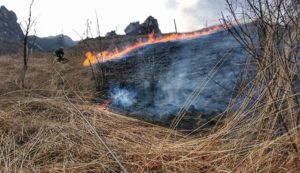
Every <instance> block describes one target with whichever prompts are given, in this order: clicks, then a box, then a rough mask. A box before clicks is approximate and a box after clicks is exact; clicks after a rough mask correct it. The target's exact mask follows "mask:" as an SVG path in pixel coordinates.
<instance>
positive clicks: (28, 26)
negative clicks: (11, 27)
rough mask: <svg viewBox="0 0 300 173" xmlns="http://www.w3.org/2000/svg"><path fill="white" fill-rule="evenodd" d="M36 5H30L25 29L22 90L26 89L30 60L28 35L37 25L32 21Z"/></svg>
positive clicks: (32, 1) (32, 2)
mask: <svg viewBox="0 0 300 173" xmlns="http://www.w3.org/2000/svg"><path fill="white" fill-rule="evenodd" d="M33 4H34V0H31V3H30V5H29V15H28V19H27V21H26V22H25V28H24V38H23V70H22V72H21V84H22V88H24V87H25V75H26V72H27V68H28V59H29V49H28V42H29V41H28V34H29V32H30V31H31V29H32V27H33V25H34V24H35V21H34V20H32V6H33Z"/></svg>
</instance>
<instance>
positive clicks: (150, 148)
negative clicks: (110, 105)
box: [0, 54, 300, 173]
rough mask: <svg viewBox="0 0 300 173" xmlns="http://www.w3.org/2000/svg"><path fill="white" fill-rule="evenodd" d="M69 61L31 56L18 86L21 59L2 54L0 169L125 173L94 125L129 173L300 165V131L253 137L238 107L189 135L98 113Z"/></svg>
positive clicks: (253, 122) (77, 63) (88, 84)
mask: <svg viewBox="0 0 300 173" xmlns="http://www.w3.org/2000/svg"><path fill="white" fill-rule="evenodd" d="M69 59H70V61H69V62H68V63H65V64H60V63H56V62H53V59H52V57H51V56H50V55H47V54H41V55H34V57H32V58H31V59H30V61H29V68H28V73H27V75H26V89H25V90H21V89H20V87H19V86H20V81H19V77H20V74H19V73H20V70H21V62H22V60H21V58H20V57H17V58H12V57H0V67H1V68H0V172H122V171H121V169H120V167H119V165H118V164H117V163H116V161H115V160H114V159H112V157H111V155H110V154H109V152H108V151H107V150H106V149H105V148H104V146H103V145H102V143H101V142H100V141H99V139H97V137H96V135H95V132H94V131H93V128H95V130H96V132H97V134H98V135H100V136H101V137H102V138H103V139H104V140H105V142H106V143H107V144H108V146H109V148H110V149H111V150H112V151H113V152H114V153H115V154H116V156H117V157H118V159H119V160H120V162H121V163H122V164H123V165H124V167H125V168H126V169H127V171H128V172H195V173H198V172H224V173H226V172H291V173H292V172H299V170H300V164H299V160H298V159H299V156H298V154H297V153H296V152H295V150H294V149H293V147H292V145H291V143H292V142H296V143H297V145H298V147H299V145H300V143H299V141H300V139H299V137H300V136H299V133H298V132H297V129H293V130H292V131H291V132H290V133H291V134H292V136H294V139H291V138H290V136H291V135H282V136H278V137H272V138H267V137H266V138H258V137H257V136H258V135H257V134H258V133H261V134H263V133H264V132H263V129H259V128H258V124H257V122H258V121H259V119H258V118H253V119H250V120H249V119H246V120H243V118H242V117H243V113H242V112H237V113H235V114H234V115H232V116H230V118H227V119H225V123H224V124H225V125H222V126H219V127H216V129H215V130H212V132H211V133H209V134H206V135H201V134H198V135H187V134H181V133H179V132H176V131H173V130H169V129H167V128H163V127H159V126H155V125H152V124H149V123H145V122H142V121H139V120H135V119H132V118H128V117H124V116H120V115H117V114H114V113H110V112H106V111H102V110H100V109H99V105H97V104H93V103H91V102H90V100H91V98H92V97H93V93H94V83H93V81H91V80H90V78H91V72H90V70H89V69H87V68H83V67H82V66H81V62H82V59H81V58H80V57H69ZM249 111H251V110H249ZM83 118H85V119H86V120H88V121H89V123H90V124H91V125H92V126H89V125H88V124H87V123H86V122H85V121H84V119H83Z"/></svg>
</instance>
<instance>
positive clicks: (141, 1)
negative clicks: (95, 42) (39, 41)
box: [0, 0, 226, 40]
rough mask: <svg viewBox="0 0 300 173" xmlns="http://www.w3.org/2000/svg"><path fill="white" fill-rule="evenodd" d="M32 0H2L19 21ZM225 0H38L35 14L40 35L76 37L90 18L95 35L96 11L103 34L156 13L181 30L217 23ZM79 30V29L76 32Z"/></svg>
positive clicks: (167, 27) (164, 24)
mask: <svg viewBox="0 0 300 173" xmlns="http://www.w3.org/2000/svg"><path fill="white" fill-rule="evenodd" d="M30 2H31V0H0V6H1V5H4V6H6V7H7V8H8V9H9V10H13V11H14V12H15V13H16V14H17V16H18V20H19V22H23V23H24V20H25V19H26V17H27V16H28V7H29V3H30ZM225 9H226V8H225V1H224V0H35V3H34V6H33V9H32V11H33V17H34V18H36V19H37V25H36V30H37V35H38V36H49V35H57V34H61V33H63V34H66V35H69V36H71V37H72V38H73V39H75V40H79V39H80V37H79V36H78V35H77V34H76V32H78V33H79V34H80V35H81V36H83V33H84V31H85V28H86V23H87V19H89V20H90V21H91V24H90V26H91V30H92V33H93V35H94V36H96V31H97V29H96V13H97V14H98V17H99V23H100V32H101V35H105V34H106V32H108V31H111V30H117V33H118V34H124V29H125V27H126V26H127V25H128V24H129V23H130V22H134V21H140V22H143V21H144V20H145V19H146V18H147V17H148V16H149V15H152V16H154V17H155V18H156V19H157V20H158V22H159V25H160V28H161V30H162V32H164V33H165V32H173V31H174V24H173V18H175V19H176V21H177V27H178V31H180V32H184V31H192V30H196V29H200V28H202V27H204V26H205V25H206V23H207V24H208V25H213V24H218V23H219V21H218V19H219V18H220V14H221V13H220V12H221V11H224V10H225ZM75 31H76V32H75Z"/></svg>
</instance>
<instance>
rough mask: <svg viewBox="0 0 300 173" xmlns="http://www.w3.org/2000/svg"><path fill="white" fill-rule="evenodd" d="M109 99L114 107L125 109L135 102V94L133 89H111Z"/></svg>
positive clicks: (117, 87)
mask: <svg viewBox="0 0 300 173" xmlns="http://www.w3.org/2000/svg"><path fill="white" fill-rule="evenodd" d="M109 95H110V98H111V99H112V104H113V105H114V106H119V107H123V108H127V107H130V106H132V105H133V104H134V103H135V102H136V96H137V93H136V91H135V90H133V89H127V88H120V87H119V86H116V87H112V89H111V91H110V94H109Z"/></svg>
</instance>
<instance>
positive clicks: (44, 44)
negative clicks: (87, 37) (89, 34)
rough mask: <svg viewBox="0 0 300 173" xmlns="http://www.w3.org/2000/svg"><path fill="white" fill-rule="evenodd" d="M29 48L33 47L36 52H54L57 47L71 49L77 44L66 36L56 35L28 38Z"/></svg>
mask: <svg viewBox="0 0 300 173" xmlns="http://www.w3.org/2000/svg"><path fill="white" fill-rule="evenodd" d="M29 42H30V44H31V45H30V46H31V47H34V49H35V50H38V51H45V52H49V51H54V50H55V49H57V48H58V47H71V46H74V45H76V44H77V42H75V41H73V40H72V39H71V38H70V37H69V36H67V35H57V36H50V37H42V38H40V37H36V36H30V37H29Z"/></svg>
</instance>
